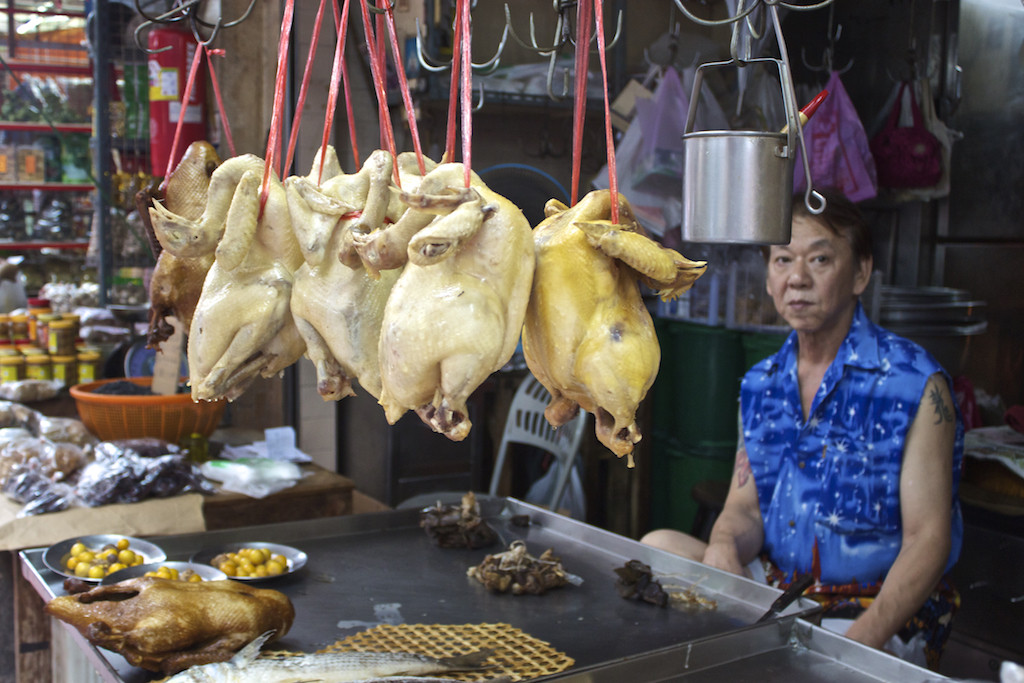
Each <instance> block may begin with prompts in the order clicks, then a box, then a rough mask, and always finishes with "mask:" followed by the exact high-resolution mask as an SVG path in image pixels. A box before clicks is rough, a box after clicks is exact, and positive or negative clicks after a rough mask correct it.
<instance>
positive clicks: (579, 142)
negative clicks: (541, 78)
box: [570, 0, 592, 206]
mask: <svg viewBox="0 0 1024 683" xmlns="http://www.w3.org/2000/svg"><path fill="white" fill-rule="evenodd" d="M591 8H592V6H591V4H590V2H589V1H588V0H580V1H579V3H578V4H577V5H576V62H575V63H576V74H575V78H576V83H575V86H576V87H575V89H574V100H573V114H572V196H571V198H570V200H571V204H572V205H573V206H575V205H576V202H577V201H578V199H579V189H580V164H581V162H582V158H583V123H584V114H585V113H586V109H587V67H588V63H589V61H590V60H589V57H590V54H589V49H590V10H591Z"/></svg>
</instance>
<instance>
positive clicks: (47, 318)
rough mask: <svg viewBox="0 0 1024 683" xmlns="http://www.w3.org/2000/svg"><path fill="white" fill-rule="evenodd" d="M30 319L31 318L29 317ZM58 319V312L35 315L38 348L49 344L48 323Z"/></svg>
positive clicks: (47, 346) (46, 346)
mask: <svg viewBox="0 0 1024 683" xmlns="http://www.w3.org/2000/svg"><path fill="white" fill-rule="evenodd" d="M30 320H31V319H30ZM59 321H60V313H40V314H39V315H37V316H36V337H35V339H36V343H37V344H38V345H39V348H41V349H46V348H49V346H50V325H52V324H53V323H55V322H59Z"/></svg>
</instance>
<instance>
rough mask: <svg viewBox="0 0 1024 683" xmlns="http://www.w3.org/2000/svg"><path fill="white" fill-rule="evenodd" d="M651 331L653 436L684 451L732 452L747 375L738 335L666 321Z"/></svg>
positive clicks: (735, 332) (724, 329)
mask: <svg viewBox="0 0 1024 683" xmlns="http://www.w3.org/2000/svg"><path fill="white" fill-rule="evenodd" d="M655 329H656V331H657V332H658V341H659V343H660V345H661V367H660V369H659V370H658V377H657V379H656V380H655V383H654V386H653V388H652V396H653V401H654V403H653V406H652V412H651V419H652V421H653V425H652V427H653V429H654V431H657V432H661V433H663V434H665V435H667V436H670V437H672V438H673V439H674V440H675V441H676V442H678V443H679V444H681V445H682V447H684V448H688V449H697V450H708V449H710V450H711V451H717V450H719V449H723V448H724V449H727V450H728V449H732V448H733V447H734V446H735V444H736V406H737V400H738V396H739V381H740V378H741V377H742V375H743V372H744V370H745V369H746V368H745V367H744V365H743V363H744V362H745V361H744V355H743V346H742V344H741V339H740V337H741V335H740V333H739V332H737V331H735V330H730V329H727V328H724V327H710V326H707V325H698V324H695V323H688V322H684V321H679V320H668V319H660V320H658V321H657V323H656V325H655Z"/></svg>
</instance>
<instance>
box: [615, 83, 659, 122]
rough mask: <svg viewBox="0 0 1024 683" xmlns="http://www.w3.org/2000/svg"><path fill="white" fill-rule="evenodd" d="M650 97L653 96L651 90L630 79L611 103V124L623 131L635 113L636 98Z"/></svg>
mask: <svg viewBox="0 0 1024 683" xmlns="http://www.w3.org/2000/svg"><path fill="white" fill-rule="evenodd" d="M651 97H654V93H653V92H651V91H650V90H648V89H647V88H645V87H644V86H643V84H641V83H640V82H639V81H632V80H631V81H630V82H629V83H627V84H626V87H625V88H623V89H622V92H620V93H619V96H618V97H616V98H615V101H614V102H612V104H611V107H610V108H611V115H612V125H613V126H615V127H616V128H618V129H619V130H623V131H624V130H626V129H627V128H629V124H630V123H631V122H632V121H633V117H634V116H635V115H636V101H637V99H638V98H643V99H650V98H651Z"/></svg>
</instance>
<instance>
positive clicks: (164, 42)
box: [148, 27, 206, 178]
mask: <svg viewBox="0 0 1024 683" xmlns="http://www.w3.org/2000/svg"><path fill="white" fill-rule="evenodd" d="M148 47H149V51H150V54H149V60H148V62H149V64H148V66H149V155H150V164H151V167H152V173H153V175H154V176H156V177H158V178H162V177H163V176H164V174H165V173H166V172H167V168H168V166H167V161H168V159H169V158H170V156H171V147H172V145H173V143H174V134H175V131H176V130H177V127H178V120H179V119H180V118H184V122H183V123H182V126H181V137H180V138H179V140H178V147H177V150H176V151H175V157H176V158H175V159H174V160H173V163H172V166H171V168H173V167H174V165H176V164H177V163H178V162H179V161H180V160H181V157H182V155H183V154H184V153H185V149H186V148H187V147H188V146H189V145H190V144H191V143H193V142H195V141H197V140H204V139H206V117H205V115H204V111H203V107H204V105H205V102H206V89H205V87H204V79H203V78H202V74H201V73H200V74H197V76H196V79H195V83H194V84H193V86H192V92H191V93H190V95H189V98H188V104H187V106H186V107H184V108H183V107H182V104H181V98H182V95H183V94H184V91H185V83H186V81H187V80H188V71H189V68H190V67H191V65H192V59H193V57H194V55H195V51H196V48H197V44H196V41H195V38H193V37H192V34H191V33H190V32H188V31H178V30H176V29H173V28H164V27H159V28H153V29H151V30H150V32H149V40H148ZM157 50H160V51H159V52H157ZM183 109H184V111H182V110H183Z"/></svg>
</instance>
